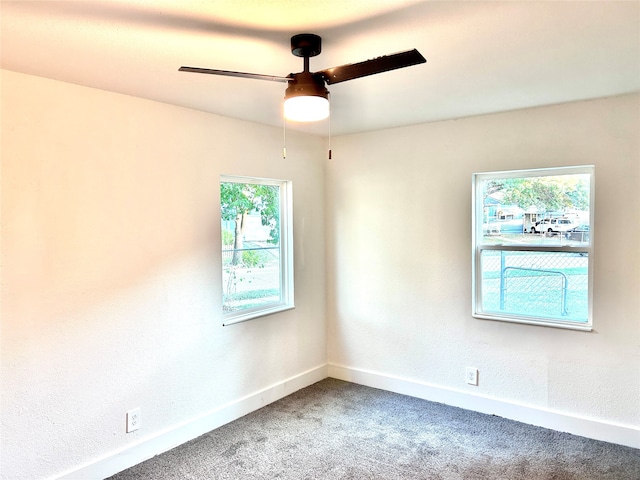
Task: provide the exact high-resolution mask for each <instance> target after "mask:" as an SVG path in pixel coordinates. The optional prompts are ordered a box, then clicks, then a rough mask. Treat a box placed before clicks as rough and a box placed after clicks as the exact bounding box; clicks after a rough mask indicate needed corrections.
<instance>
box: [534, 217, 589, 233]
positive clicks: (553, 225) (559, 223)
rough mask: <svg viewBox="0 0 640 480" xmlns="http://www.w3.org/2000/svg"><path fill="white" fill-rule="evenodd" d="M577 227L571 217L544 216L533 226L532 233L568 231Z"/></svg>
mask: <svg viewBox="0 0 640 480" xmlns="http://www.w3.org/2000/svg"><path fill="white" fill-rule="evenodd" d="M577 227H578V224H577V223H575V222H574V221H573V220H571V219H570V218H564V217H562V218H544V219H542V220H540V221H539V222H537V223H536V224H535V225H533V226H532V227H531V233H567V232H569V231H571V230H573V229H574V228H577Z"/></svg>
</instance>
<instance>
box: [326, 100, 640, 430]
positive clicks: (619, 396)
mask: <svg viewBox="0 0 640 480" xmlns="http://www.w3.org/2000/svg"><path fill="white" fill-rule="evenodd" d="M639 107H640V105H639V98H638V96H637V95H629V96H621V97H616V98H611V99H603V100H596V101H589V102H579V103H573V104H565V105H558V106H552V107H545V108H538V109H531V110H522V111H515V112H509V113H504V114H497V115H487V116H482V117H475V118H468V119H461V120H457V121H449V122H438V123H432V124H425V125H418V126H414V127H408V128H398V129H393V130H385V131H380V132H374V133H367V134H359V135H351V136H344V137H340V138H336V139H334V141H333V158H334V159H333V160H332V161H331V162H329V164H328V165H329V166H328V170H327V194H326V202H327V207H326V210H327V213H328V215H327V246H328V250H327V263H328V273H327V275H328V285H330V287H331V288H330V289H329V291H328V292H327V293H328V303H327V315H328V321H329V344H328V345H329V362H330V363H334V364H337V365H342V366H346V367H351V368H358V369H364V370H368V371H372V372H378V373H380V374H384V375H391V376H398V377H402V378H406V379H410V380H415V381H418V382H426V383H429V384H432V385H436V386H441V387H443V388H454V389H460V390H462V391H469V392H473V393H479V394H483V395H488V396H491V397H495V398H497V399H501V400H504V401H507V402H516V403H522V404H525V405H531V406H534V407H539V408H549V409H553V410H556V411H559V412H566V413H567V414H569V415H576V416H581V417H587V418H591V419H594V420H599V421H603V422H611V423H614V424H621V425H628V426H632V427H633V426H635V428H639V427H640V401H639V399H640V321H639V318H640V316H639V314H638V312H639V311H640V300H639V298H640V297H639V295H638V292H640V249H639V248H638V239H639V238H640V193H639V192H640V145H639V140H638V139H639V134H638V132H640V118H639V117H640V108H639ZM583 164H594V165H595V166H596V173H595V175H596V194H595V216H596V219H595V225H594V236H595V266H594V269H595V270H594V271H595V277H594V278H595V281H594V286H595V288H594V331H593V332H591V333H585V332H577V331H568V330H560V329H555V328H548V327H538V326H528V325H517V324H511V323H503V322H495V321H486V320H478V319H473V318H472V317H471V250H472V248H471V174H472V173H473V172H482V171H494V170H509V169H524V168H538V167H553V166H563V165H583ZM467 365H469V366H475V367H477V368H479V370H480V385H479V386H478V387H472V386H469V385H466V384H465V383H464V368H465V366H467Z"/></svg>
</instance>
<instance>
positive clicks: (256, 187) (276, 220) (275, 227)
mask: <svg viewBox="0 0 640 480" xmlns="http://www.w3.org/2000/svg"><path fill="white" fill-rule="evenodd" d="M220 210H221V215H222V219H223V220H227V221H230V220H233V221H238V218H239V217H241V216H242V215H246V214H248V213H250V212H252V211H256V212H258V213H259V214H260V217H261V221H262V225H264V226H268V227H270V235H271V239H270V240H269V241H270V243H274V244H277V243H278V242H279V241H280V198H279V188H278V187H277V186H276V185H261V184H254V183H235V182H221V183H220Z"/></svg>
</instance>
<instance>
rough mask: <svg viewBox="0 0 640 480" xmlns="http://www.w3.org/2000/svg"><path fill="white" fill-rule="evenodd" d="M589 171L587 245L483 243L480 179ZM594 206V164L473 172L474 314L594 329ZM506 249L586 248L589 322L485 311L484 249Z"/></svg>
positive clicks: (571, 327) (569, 250)
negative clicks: (483, 286) (482, 259)
mask: <svg viewBox="0 0 640 480" xmlns="http://www.w3.org/2000/svg"><path fill="white" fill-rule="evenodd" d="M571 174H589V175H590V195H589V242H588V244H585V245H580V246H576V245H549V246H539V245H527V244H520V245H516V244H513V243H509V244H490V245H489V244H484V243H483V238H484V236H483V230H482V229H483V221H484V218H483V199H482V189H481V188H478V185H479V183H480V181H486V180H493V179H504V178H526V177H542V176H555V175H571ZM594 210H595V168H594V166H593V165H582V166H574V167H556V168H544V169H528V170H510V171H502V172H484V173H474V174H473V175H472V249H473V253H472V257H473V261H472V316H473V317H475V318H480V319H486V320H499V321H505V322H514V323H523V324H530V325H543V326H548V327H556V328H565V329H571V330H582V331H591V330H592V329H593V265H594V257H593V252H594V248H593V245H594V243H593V242H594V228H593V226H594ZM489 250H497V251H500V250H503V251H533V252H571V253H579V252H584V253H586V254H587V257H588V264H587V265H588V266H587V268H588V273H587V281H588V285H587V298H588V306H587V308H588V318H587V322H576V321H562V320H556V319H549V318H545V317H535V316H527V315H517V314H504V315H503V314H499V313H496V312H485V311H483V307H482V298H483V297H482V269H481V258H482V252H483V251H489Z"/></svg>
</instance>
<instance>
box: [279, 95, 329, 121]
mask: <svg viewBox="0 0 640 480" xmlns="http://www.w3.org/2000/svg"><path fill="white" fill-rule="evenodd" d="M284 116H285V117H286V118H287V120H291V121H294V122H317V121H319V120H324V119H325V118H327V117H328V116H329V100H328V99H327V98H325V97H316V96H298V97H291V98H287V99H285V101H284Z"/></svg>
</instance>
